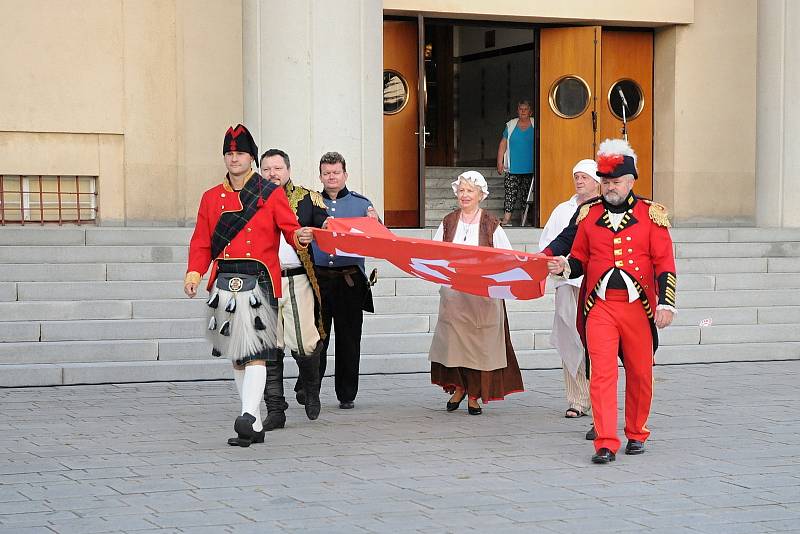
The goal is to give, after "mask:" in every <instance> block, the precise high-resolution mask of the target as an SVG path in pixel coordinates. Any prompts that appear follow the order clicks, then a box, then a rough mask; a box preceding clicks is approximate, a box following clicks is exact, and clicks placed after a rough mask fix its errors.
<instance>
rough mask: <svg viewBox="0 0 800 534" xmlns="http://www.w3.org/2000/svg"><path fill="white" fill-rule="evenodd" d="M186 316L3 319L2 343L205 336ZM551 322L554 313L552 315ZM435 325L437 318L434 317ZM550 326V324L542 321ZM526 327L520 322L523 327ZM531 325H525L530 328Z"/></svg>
mask: <svg viewBox="0 0 800 534" xmlns="http://www.w3.org/2000/svg"><path fill="white" fill-rule="evenodd" d="M194 311H195V312H197V313H193V314H191V316H188V317H183V318H175V317H170V318H163V319H125V320H106V319H95V320H81V321H41V322H32V321H13V322H0V343H8V342H21V341H32V342H40V341H41V342H51V341H100V340H123V339H145V340H146V339H157V340H164V339H194V338H198V339H199V338H202V337H203V336H204V335H205V329H206V326H207V323H208V322H207V320H206V319H205V310H204V309H202V308H199V307H198V308H197V309H196V310H194ZM550 320H551V321H552V316H551V317H550ZM431 324H432V318H431V317H430V316H428V315H404V316H385V315H371V314H370V315H366V316H365V317H364V325H363V333H364V335H382V334H392V333H407V334H410V333H425V334H427V333H429V332H431V331H432V329H431ZM433 324H435V318H434V319H433ZM538 324H542V325H543V326H545V327H548V328H549V326H550V325H549V323H547V322H545V321H544V318H543V319H542V321H540V323H538ZM522 326H525V325H524V324H523V323H520V329H522ZM530 328H531V326H530V325H528V326H526V329H528V330H529V329H530Z"/></svg>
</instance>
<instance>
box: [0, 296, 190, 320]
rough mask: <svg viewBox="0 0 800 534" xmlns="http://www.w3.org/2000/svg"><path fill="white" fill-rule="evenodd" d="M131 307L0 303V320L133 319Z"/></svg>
mask: <svg viewBox="0 0 800 534" xmlns="http://www.w3.org/2000/svg"><path fill="white" fill-rule="evenodd" d="M187 300H188V299H187ZM162 302H163V301H162ZM132 308H133V306H132V304H131V302H130V301H127V300H95V301H80V300H75V301H53V300H45V301H40V302H32V301H28V302H0V320H2V321H62V320H63V321H68V320H82V319H130V318H131V317H132V316H133V314H132Z"/></svg>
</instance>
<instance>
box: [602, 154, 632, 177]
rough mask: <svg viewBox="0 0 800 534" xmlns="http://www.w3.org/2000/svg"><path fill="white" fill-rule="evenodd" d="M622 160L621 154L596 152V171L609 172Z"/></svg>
mask: <svg viewBox="0 0 800 534" xmlns="http://www.w3.org/2000/svg"><path fill="white" fill-rule="evenodd" d="M624 160H625V158H624V157H623V156H622V154H597V171H598V172H601V173H603V174H611V173H612V172H614V169H616V168H617V165H619V164H620V163H622V162H623V161H624Z"/></svg>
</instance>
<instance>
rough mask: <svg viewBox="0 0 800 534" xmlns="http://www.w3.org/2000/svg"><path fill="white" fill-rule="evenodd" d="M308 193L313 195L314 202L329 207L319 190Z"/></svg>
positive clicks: (323, 207)
mask: <svg viewBox="0 0 800 534" xmlns="http://www.w3.org/2000/svg"><path fill="white" fill-rule="evenodd" d="M308 194H309V195H311V203H312V204H314V205H315V206H316V207H318V208H322V209H327V207H326V206H325V202H323V201H322V195H320V194H319V193H318V192H317V191H309V192H308Z"/></svg>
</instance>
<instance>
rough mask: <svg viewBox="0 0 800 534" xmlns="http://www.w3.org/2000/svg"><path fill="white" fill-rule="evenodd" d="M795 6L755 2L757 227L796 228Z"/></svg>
mask: <svg viewBox="0 0 800 534" xmlns="http://www.w3.org/2000/svg"><path fill="white" fill-rule="evenodd" d="M798 31H800V5H799V4H798V3H797V2H795V1H792V0H760V1H759V3H758V76H757V112H758V118H757V138H756V139H757V150H756V204H757V212H756V215H757V218H756V222H757V223H758V225H759V226H778V227H800V101H798V99H797V98H796V97H795V95H797V94H798V92H800V39H798V38H797V32H798Z"/></svg>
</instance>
